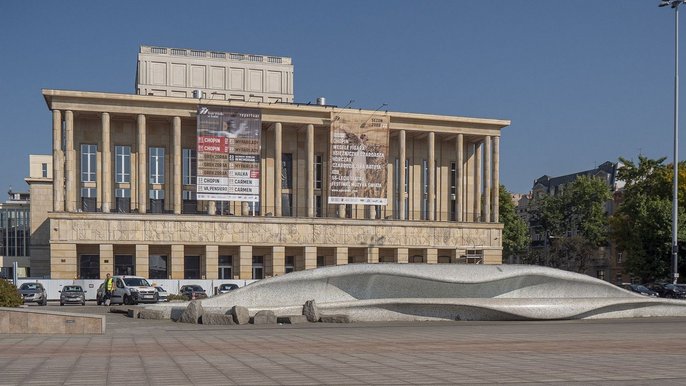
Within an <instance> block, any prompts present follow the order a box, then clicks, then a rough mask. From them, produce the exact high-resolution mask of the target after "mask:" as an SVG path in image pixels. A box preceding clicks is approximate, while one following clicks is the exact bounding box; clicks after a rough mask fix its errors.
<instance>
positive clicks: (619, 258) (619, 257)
mask: <svg viewBox="0 0 686 386" xmlns="http://www.w3.org/2000/svg"><path fill="white" fill-rule="evenodd" d="M617 264H622V252H617Z"/></svg>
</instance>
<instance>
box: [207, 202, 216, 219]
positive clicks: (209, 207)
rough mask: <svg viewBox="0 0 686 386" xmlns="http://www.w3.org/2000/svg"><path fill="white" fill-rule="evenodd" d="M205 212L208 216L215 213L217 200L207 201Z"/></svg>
mask: <svg viewBox="0 0 686 386" xmlns="http://www.w3.org/2000/svg"><path fill="white" fill-rule="evenodd" d="M207 214H209V215H210V216H214V215H216V214H217V201H207Z"/></svg>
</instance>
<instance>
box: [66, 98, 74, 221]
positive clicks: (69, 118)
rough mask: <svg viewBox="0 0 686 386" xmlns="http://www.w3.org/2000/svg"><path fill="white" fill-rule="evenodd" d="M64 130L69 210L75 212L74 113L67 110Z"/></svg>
mask: <svg viewBox="0 0 686 386" xmlns="http://www.w3.org/2000/svg"><path fill="white" fill-rule="evenodd" d="M64 132H65V134H66V137H67V138H66V140H65V142H66V144H65V147H66V149H65V150H66V152H67V161H66V163H65V169H66V172H67V173H66V174H67V181H66V185H67V186H66V191H67V200H66V201H67V203H66V204H67V205H66V206H67V212H74V211H75V210H76V159H75V154H74V152H75V149H74V113H73V112H72V111H71V110H67V111H66V112H65V113H64Z"/></svg>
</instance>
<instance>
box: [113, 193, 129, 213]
mask: <svg viewBox="0 0 686 386" xmlns="http://www.w3.org/2000/svg"><path fill="white" fill-rule="evenodd" d="M114 197H115V206H116V210H117V213H129V212H130V211H131V189H115V190H114Z"/></svg>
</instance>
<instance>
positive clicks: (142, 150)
mask: <svg viewBox="0 0 686 386" xmlns="http://www.w3.org/2000/svg"><path fill="white" fill-rule="evenodd" d="M137 124H138V213H145V212H146V211H147V203H148V170H147V165H148V148H147V143H146V132H145V131H146V130H145V115H143V114H139V115H138V118H137Z"/></svg>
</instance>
